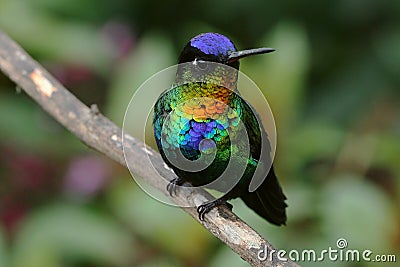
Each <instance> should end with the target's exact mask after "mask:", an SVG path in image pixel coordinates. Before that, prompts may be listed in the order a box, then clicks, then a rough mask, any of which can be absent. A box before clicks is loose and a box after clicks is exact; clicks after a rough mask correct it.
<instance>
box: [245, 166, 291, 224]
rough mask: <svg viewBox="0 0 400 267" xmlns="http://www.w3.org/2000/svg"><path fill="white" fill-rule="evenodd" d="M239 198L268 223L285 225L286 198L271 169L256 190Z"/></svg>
mask: <svg viewBox="0 0 400 267" xmlns="http://www.w3.org/2000/svg"><path fill="white" fill-rule="evenodd" d="M241 198H242V199H243V201H244V203H246V205H247V206H248V207H249V208H251V209H252V210H254V211H255V212H256V213H257V214H258V215H260V216H261V217H263V218H264V219H266V220H267V221H269V222H270V223H272V224H275V225H278V226H279V225H282V224H283V225H285V224H286V207H287V204H286V203H285V200H286V197H285V195H284V194H283V192H282V188H281V186H280V185H279V182H278V179H277V178H276V175H275V173H274V170H273V168H272V167H271V170H270V171H269V173H268V176H267V178H266V179H265V180H264V182H263V183H262V184H261V185H260V186H259V187H258V188H257V190H256V191H254V192H251V193H250V192H248V193H247V194H245V195H242V196H241Z"/></svg>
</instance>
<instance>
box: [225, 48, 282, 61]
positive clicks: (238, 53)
mask: <svg viewBox="0 0 400 267" xmlns="http://www.w3.org/2000/svg"><path fill="white" fill-rule="evenodd" d="M274 51H275V49H273V48H266V47H263V48H254V49H248V50H242V51H236V52H232V53H231V54H230V55H229V56H228V60H227V63H232V62H235V61H237V60H239V59H241V58H242V57H247V56H252V55H258V54H266V53H271V52H274Z"/></svg>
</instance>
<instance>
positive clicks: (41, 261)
mask: <svg viewBox="0 0 400 267" xmlns="http://www.w3.org/2000/svg"><path fill="white" fill-rule="evenodd" d="M399 15H400V1H394V0H391V1H390V0H383V1H374V0H364V1H361V0H346V1H344V0H339V1H331V2H326V1H317V0H308V1H301V2H300V1H275V2H272V1H256V0H250V1H226V0H223V1H218V2H216V1H211V0H204V1H197V2H195V3H192V4H190V5H189V4H188V3H187V2H184V1H178V0H171V1H156V0H155V1H145V0H136V1H123V0H116V1H106V0H79V1H78V0H68V1H67V0H59V1H52V0H35V1H23V0H0V28H1V29H2V30H4V31H5V32H6V33H8V34H9V35H10V36H11V37H12V38H13V39H14V40H16V41H17V42H18V43H19V44H20V45H21V46H22V47H24V48H25V49H26V50H27V51H28V52H29V53H30V54H31V55H32V56H33V57H34V58H35V59H36V60H37V61H39V62H40V63H41V64H43V65H44V66H45V67H46V68H47V69H48V70H49V71H50V72H51V73H52V74H53V75H55V76H56V77H57V78H58V79H59V80H60V81H61V82H62V83H63V84H64V85H65V86H66V87H67V88H69V89H70V90H71V91H72V92H73V93H74V94H75V95H76V96H77V97H78V98H79V99H81V100H82V101H83V102H85V103H86V104H88V105H89V104H94V103H95V104H97V105H98V106H99V108H100V111H101V112H103V113H104V114H105V115H106V116H108V117H109V118H111V119H112V120H113V121H114V122H115V123H116V124H117V125H119V126H121V125H122V120H123V115H124V112H125V109H126V107H127V104H128V102H129V99H130V97H131V96H132V94H133V93H134V92H135V90H136V89H137V88H138V86H139V85H140V84H141V83H142V82H144V81H145V80H146V79H147V78H149V77H150V76H151V75H153V74H154V73H156V72H158V71H160V70H162V69H164V68H166V67H168V66H170V65H173V64H176V62H177V57H178V54H179V51H180V49H182V47H183V46H184V45H185V44H186V42H187V41H188V40H189V39H190V38H191V37H193V36H194V35H197V34H198V33H201V32H208V31H216V32H219V33H222V34H225V35H227V36H228V37H229V38H231V39H232V40H233V41H234V42H235V43H236V46H237V47H238V48H239V49H245V48H253V47H259V46H269V47H274V48H276V49H277V52H275V53H273V54H270V55H266V56H257V57H253V58H248V59H245V60H242V63H241V70H242V71H243V72H244V73H245V74H247V75H248V76H250V78H252V79H253V80H254V81H255V82H256V84H258V85H259V87H260V88H261V89H262V91H263V93H264V94H265V96H266V98H267V99H268V101H269V103H270V105H271V108H272V111H273V113H274V116H275V120H276V125H277V137H278V146H277V153H276V158H275V162H276V163H275V166H276V172H277V174H278V176H279V179H280V181H281V183H282V185H283V188H284V190H285V193H286V195H287V197H288V204H289V209H288V223H287V226H286V227H280V228H279V227H275V226H272V225H270V224H268V223H267V222H266V221H263V220H262V219H261V218H259V217H258V216H257V215H256V214H254V213H253V212H252V211H251V210H248V209H247V208H246V207H245V205H244V204H243V203H242V202H241V201H234V202H233V204H234V211H235V212H236V213H237V214H239V216H240V217H241V218H242V219H244V220H245V221H246V222H248V224H250V225H251V226H252V227H254V228H255V229H256V230H257V231H259V232H260V233H261V234H262V235H263V236H264V237H265V238H266V239H268V240H269V241H270V242H271V243H272V244H274V246H275V247H277V248H279V249H285V250H287V251H290V250H292V249H315V250H317V251H320V250H322V249H328V248H329V247H332V248H336V240H337V239H339V238H345V239H346V240H347V242H348V248H349V249H360V250H364V249H370V250H372V251H373V255H376V254H394V255H397V261H399V260H400V253H399V252H400V209H399V204H400V195H399V192H400V180H399V176H400V105H399V103H400V72H399V70H400V49H399V47H400V20H399ZM302 264H303V265H304V266H321V263H309V262H304V263H302ZM0 266H12V267H24V266H41V267H47V266H49V267H50V266H194V267H196V266H210V267H216V266H248V264H247V263H245V262H244V261H243V260H242V259H240V257H239V256H237V255H236V254H234V253H233V252H232V251H231V250H230V249H229V248H228V247H226V246H225V245H224V244H222V243H221V242H220V241H219V240H218V239H216V238H214V237H213V236H212V235H211V234H210V233H209V232H207V231H206V230H204V229H203V228H202V227H201V226H200V225H199V224H198V223H197V222H195V221H194V220H193V219H192V218H191V217H189V216H188V215H187V214H185V213H184V212H183V211H181V210H180V209H178V208H174V207H169V206H166V205H164V204H161V203H159V202H157V201H156V200H154V199H152V198H151V197H149V196H148V195H146V194H145V193H143V192H142V191H141V190H140V189H139V188H138V187H137V186H136V184H135V182H134V181H133V179H132V178H131V176H130V174H129V172H128V171H127V170H126V169H124V168H122V167H121V166H119V165H117V164H116V163H114V162H112V161H110V160H109V159H107V158H106V157H104V156H102V155H100V154H99V153H96V152H95V151H93V150H92V149H89V148H88V147H86V146H85V145H84V144H83V143H81V142H80V141H79V140H78V139H77V138H76V137H74V136H73V135H72V134H70V133H69V132H68V131H66V130H65V129H64V128H63V127H62V126H60V125H59V124H58V123H57V122H56V121H54V120H53V119H52V118H51V117H49V116H48V115H47V114H46V113H44V112H43V111H42V109H41V108H40V107H39V106H38V105H36V104H35V103H34V102H33V101H32V100H31V99H30V98H29V97H27V96H26V95H25V94H24V93H23V92H21V90H20V89H19V88H17V87H16V86H15V85H14V84H13V83H12V82H10V81H9V79H8V78H7V77H5V76H4V75H3V74H0ZM324 266H396V263H373V262H370V263H367V262H353V263H351V262H330V261H327V262H324Z"/></svg>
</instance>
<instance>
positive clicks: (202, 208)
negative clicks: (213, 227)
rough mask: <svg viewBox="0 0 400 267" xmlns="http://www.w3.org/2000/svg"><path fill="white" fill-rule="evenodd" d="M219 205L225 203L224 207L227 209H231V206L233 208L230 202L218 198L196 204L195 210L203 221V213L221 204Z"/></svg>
mask: <svg viewBox="0 0 400 267" xmlns="http://www.w3.org/2000/svg"><path fill="white" fill-rule="evenodd" d="M221 205H226V207H227V208H228V209H229V210H232V208H233V206H232V204H230V203H228V202H226V201H220V200H218V199H217V200H214V201H211V202H208V203H204V204H202V205H200V206H198V207H197V212H198V213H199V219H200V221H204V215H206V214H207V213H209V212H210V211H211V210H212V209H213V208H215V207H218V206H221Z"/></svg>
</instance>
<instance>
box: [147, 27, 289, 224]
mask: <svg viewBox="0 0 400 267" xmlns="http://www.w3.org/2000/svg"><path fill="white" fill-rule="evenodd" d="M273 51H275V50H274V49H272V48H256V49H248V50H242V51H238V50H237V49H236V46H235V45H234V43H233V42H232V41H231V40H230V39H229V38H227V37H226V36H224V35H222V34H219V33H213V32H210V33H203V34H199V35H197V36H195V37H193V38H192V39H191V40H190V41H189V42H188V43H187V44H186V46H185V47H184V48H183V50H182V52H181V54H180V56H179V60H178V63H179V64H178V67H177V72H176V78H175V81H174V83H173V84H172V85H171V88H170V89H168V90H166V91H164V92H163V93H162V94H161V95H160V96H159V98H158V99H157V101H156V103H155V105H154V116H153V127H154V136H155V139H156V144H157V147H158V150H159V152H160V154H161V156H162V158H163V160H164V161H165V163H166V164H167V165H168V166H169V167H170V168H171V169H172V170H173V171H174V172H175V174H176V175H177V178H175V179H173V180H172V181H170V182H169V184H168V186H167V190H168V191H169V194H170V195H171V196H173V195H174V194H176V189H177V187H179V186H186V185H187V184H188V185H189V186H193V187H202V186H204V187H206V188H211V189H216V190H218V191H221V192H223V195H222V196H221V197H219V198H216V199H215V200H213V201H211V202H206V203H203V204H202V205H200V206H199V207H198V208H197V211H198V214H199V218H200V220H204V217H205V215H206V214H207V213H208V212H209V211H211V210H212V209H213V208H215V207H217V206H220V205H226V206H228V208H230V209H232V205H231V204H229V203H228V202H227V201H229V200H232V199H234V198H241V199H242V200H243V201H244V203H245V204H246V205H247V206H248V207H249V208H250V209H252V210H254V211H255V212H256V213H257V214H258V215H260V216H261V217H262V218H264V219H266V220H267V221H269V222H270V223H272V224H275V225H278V226H279V225H282V224H285V223H286V207H287V204H286V203H285V200H286V197H285V195H284V193H283V191H282V188H281V186H280V184H279V182H278V179H277V177H276V175H275V172H274V168H273V166H272V159H271V156H270V151H271V145H270V142H269V139H268V134H267V132H266V131H265V129H264V127H263V125H262V123H260V120H259V119H258V118H259V115H258V114H257V112H256V111H255V110H254V108H253V107H252V106H251V105H250V104H249V103H248V102H247V101H246V100H244V99H243V98H242V97H241V95H240V93H239V91H238V89H237V82H238V71H239V59H242V58H244V57H247V56H252V55H257V54H265V53H270V52H273ZM262 153H264V154H262ZM261 155H266V156H265V157H264V158H263V157H261ZM230 160H232V162H233V164H230ZM227 168H230V172H227V171H226V169H227ZM259 170H261V171H259ZM255 175H256V176H257V175H258V177H259V178H260V177H261V178H263V179H262V180H261V181H262V182H261V183H260V184H259V185H258V187H257V188H256V189H255V190H253V191H252V190H250V188H249V186H250V183H251V181H252V179H253V178H254V176H255ZM222 176H224V179H220V177H222ZM234 176H236V177H234ZM221 180H222V181H221ZM231 180H234V181H231Z"/></svg>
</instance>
